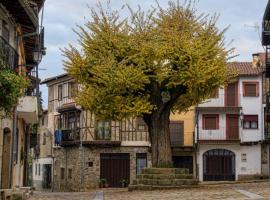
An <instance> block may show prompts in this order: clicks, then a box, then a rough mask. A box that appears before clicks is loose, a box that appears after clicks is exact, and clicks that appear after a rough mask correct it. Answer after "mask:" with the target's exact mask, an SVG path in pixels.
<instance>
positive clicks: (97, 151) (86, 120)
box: [42, 74, 195, 191]
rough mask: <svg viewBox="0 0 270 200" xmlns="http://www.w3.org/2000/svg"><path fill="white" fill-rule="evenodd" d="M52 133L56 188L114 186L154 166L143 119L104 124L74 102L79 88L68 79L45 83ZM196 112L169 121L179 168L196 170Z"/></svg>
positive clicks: (60, 78) (129, 119)
mask: <svg viewBox="0 0 270 200" xmlns="http://www.w3.org/2000/svg"><path fill="white" fill-rule="evenodd" d="M42 83H43V84H45V83H46V84H47V86H48V130H50V132H52V133H54V151H53V152H54V165H53V168H54V173H53V174H54V177H53V182H54V183H53V187H54V189H55V190H58V191H78V190H84V189H88V188H93V187H97V186H98V185H99V182H100V181H104V180H106V182H107V183H108V184H109V186H111V187H121V185H122V183H123V182H127V183H130V182H132V181H133V180H134V179H135V178H136V175H138V174H140V173H141V170H142V169H143V168H145V167H149V166H151V153H150V147H151V144H150V140H149V135H148V130H147V125H146V124H145V123H144V121H143V119H142V118H140V117H136V118H125V119H123V120H121V121H112V120H104V119H100V118H98V117H96V116H95V115H94V114H92V113H90V112H89V111H85V110H83V109H82V108H81V107H80V106H79V105H77V104H76V103H75V101H74V92H76V91H77V90H78V89H79V86H78V85H77V84H76V83H75V82H74V80H73V79H72V78H70V77H69V76H68V75H67V74H63V75H60V76H57V77H52V78H49V79H46V80H44V81H43V82H42ZM194 116H195V114H194V110H193V109H191V110H190V111H189V112H188V113H186V114H185V115H184V114H183V115H179V114H174V115H172V116H171V123H170V132H171V142H172V149H173V160H174V162H175V166H176V167H187V168H189V169H190V173H192V172H193V171H195V170H194V169H193V166H194V162H193V134H194V133H193V130H194Z"/></svg>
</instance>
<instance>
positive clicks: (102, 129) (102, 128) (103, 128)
mask: <svg viewBox="0 0 270 200" xmlns="http://www.w3.org/2000/svg"><path fill="white" fill-rule="evenodd" d="M97 124H98V126H97V139H101V140H109V139H111V134H110V121H109V120H106V121H104V120H99V121H98V123H97Z"/></svg>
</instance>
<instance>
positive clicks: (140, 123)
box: [137, 117, 147, 131]
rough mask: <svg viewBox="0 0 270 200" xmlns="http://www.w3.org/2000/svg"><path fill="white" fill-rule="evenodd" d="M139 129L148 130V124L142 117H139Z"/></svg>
mask: <svg viewBox="0 0 270 200" xmlns="http://www.w3.org/2000/svg"><path fill="white" fill-rule="evenodd" d="M137 129H138V130H139V131H145V130H147V124H146V123H145V122H144V120H143V118H142V117H137Z"/></svg>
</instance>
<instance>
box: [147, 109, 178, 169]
mask: <svg viewBox="0 0 270 200" xmlns="http://www.w3.org/2000/svg"><path fill="white" fill-rule="evenodd" d="M169 118H170V109H167V110H166V111H163V112H161V113H158V112H155V113H153V114H151V118H150V119H149V120H147V125H148V129H149V134H150V141H151V150H152V165H153V167H164V168H166V167H172V166H173V163H172V150H171V141H170V130H169V122H170V119H169Z"/></svg>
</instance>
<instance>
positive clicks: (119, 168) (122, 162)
mask: <svg viewBox="0 0 270 200" xmlns="http://www.w3.org/2000/svg"><path fill="white" fill-rule="evenodd" d="M129 177H130V159H129V154H128V153H104V154H100V178H102V179H106V180H107V182H108V183H109V185H110V186H111V187H121V180H123V179H125V180H127V181H128V183H129Z"/></svg>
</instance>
